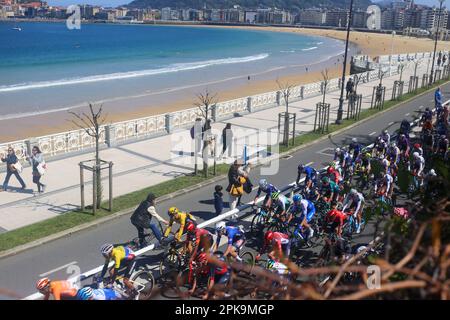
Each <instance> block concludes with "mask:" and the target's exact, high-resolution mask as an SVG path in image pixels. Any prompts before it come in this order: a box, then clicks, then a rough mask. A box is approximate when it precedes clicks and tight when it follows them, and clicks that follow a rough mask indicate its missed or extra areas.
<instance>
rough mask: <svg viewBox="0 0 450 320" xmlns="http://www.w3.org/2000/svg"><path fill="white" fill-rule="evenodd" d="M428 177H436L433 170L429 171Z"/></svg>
mask: <svg viewBox="0 0 450 320" xmlns="http://www.w3.org/2000/svg"><path fill="white" fill-rule="evenodd" d="M429 175H430V176H433V177H436V171H434V169H431V170H430V173H429Z"/></svg>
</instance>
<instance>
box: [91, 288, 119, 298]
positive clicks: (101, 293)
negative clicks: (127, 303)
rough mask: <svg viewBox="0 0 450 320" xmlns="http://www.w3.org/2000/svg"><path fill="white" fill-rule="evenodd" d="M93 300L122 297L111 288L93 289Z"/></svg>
mask: <svg viewBox="0 0 450 320" xmlns="http://www.w3.org/2000/svg"><path fill="white" fill-rule="evenodd" d="M93 294H94V295H93V300H122V299H124V297H122V295H121V294H120V293H119V292H117V291H115V290H113V289H94V290H93Z"/></svg>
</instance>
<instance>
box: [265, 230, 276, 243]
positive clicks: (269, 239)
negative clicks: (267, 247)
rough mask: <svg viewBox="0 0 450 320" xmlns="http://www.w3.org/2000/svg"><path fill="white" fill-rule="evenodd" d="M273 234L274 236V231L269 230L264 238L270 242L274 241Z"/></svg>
mask: <svg viewBox="0 0 450 320" xmlns="http://www.w3.org/2000/svg"><path fill="white" fill-rule="evenodd" d="M273 236H274V234H273V231H267V232H266V236H265V237H264V238H265V239H266V241H267V242H270V241H272V239H273Z"/></svg>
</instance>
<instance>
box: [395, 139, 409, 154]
mask: <svg viewBox="0 0 450 320" xmlns="http://www.w3.org/2000/svg"><path fill="white" fill-rule="evenodd" d="M397 146H398V148H399V149H400V153H401V155H402V157H403V158H404V159H406V158H408V157H409V140H408V138H407V137H406V135H405V134H401V135H400V136H399V138H398V141H397Z"/></svg>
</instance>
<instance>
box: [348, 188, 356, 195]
mask: <svg viewBox="0 0 450 320" xmlns="http://www.w3.org/2000/svg"><path fill="white" fill-rule="evenodd" d="M357 193H358V191H356V189H350V192H349V194H357Z"/></svg>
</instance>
